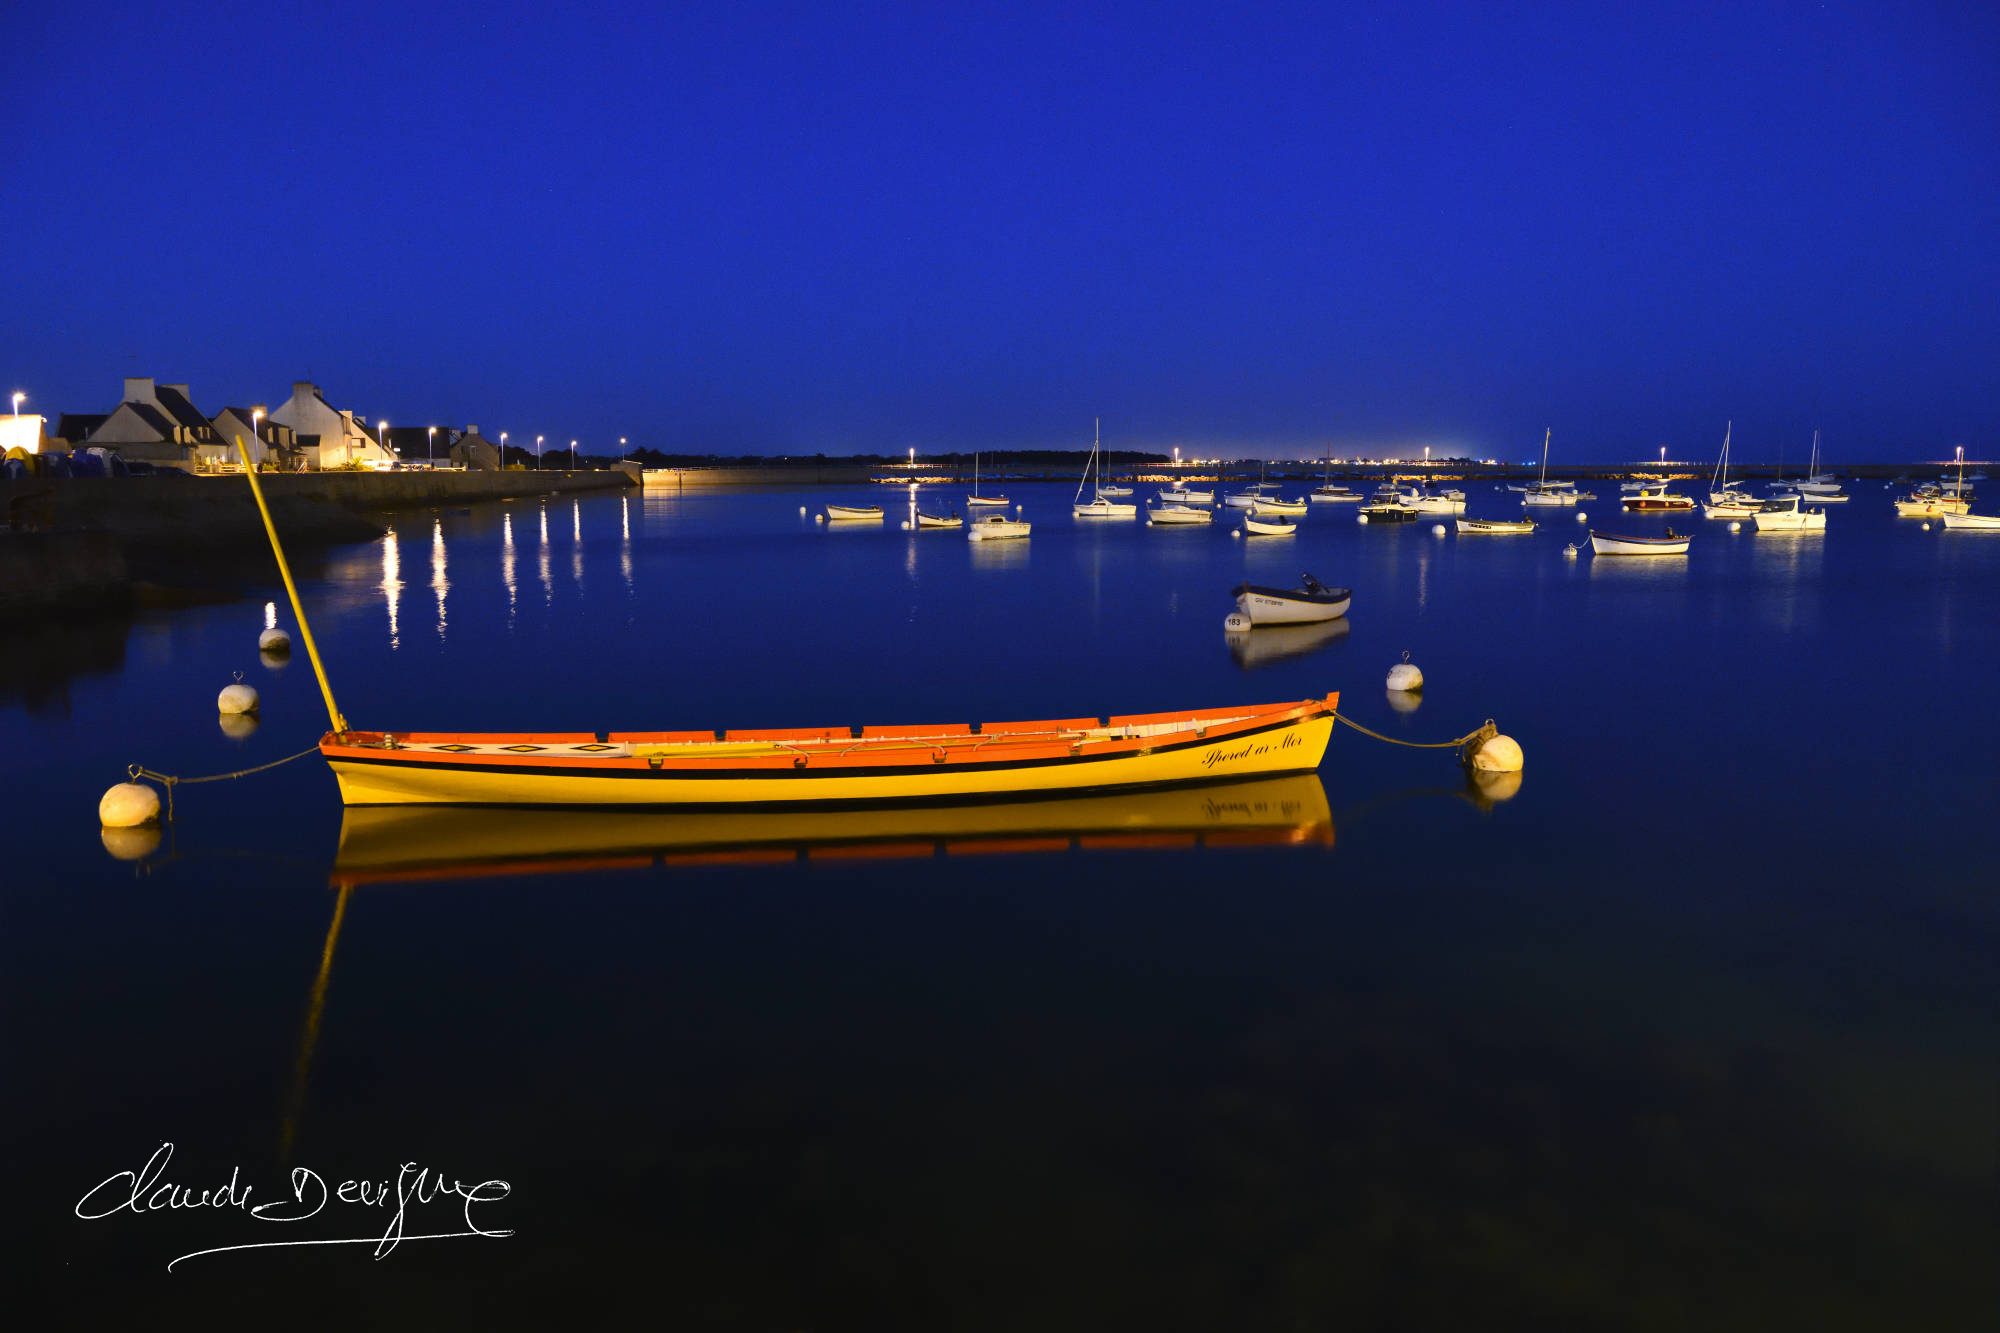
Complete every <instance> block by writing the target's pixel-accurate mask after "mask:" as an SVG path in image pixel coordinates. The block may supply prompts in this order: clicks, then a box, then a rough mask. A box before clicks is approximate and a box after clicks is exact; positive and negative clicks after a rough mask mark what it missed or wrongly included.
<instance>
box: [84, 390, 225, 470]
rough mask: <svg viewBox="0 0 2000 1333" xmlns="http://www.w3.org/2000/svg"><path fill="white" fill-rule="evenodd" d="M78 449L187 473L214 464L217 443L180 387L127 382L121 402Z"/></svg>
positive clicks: (219, 444) (218, 448) (211, 426)
mask: <svg viewBox="0 0 2000 1333" xmlns="http://www.w3.org/2000/svg"><path fill="white" fill-rule="evenodd" d="M83 443H85V444H87V445H91V446H102V447H104V448H107V449H116V450H117V451H118V452H119V453H120V454H121V455H123V456H124V457H126V458H135V459H143V460H144V461H146V462H149V463H155V464H160V465H163V466H166V467H177V468H182V469H185V470H187V471H193V470H194V469H195V468H197V467H199V466H200V465H201V464H202V463H204V462H220V461H221V459H222V455H223V450H222V437H221V436H220V435H218V434H217V433H216V430H215V426H214V424H213V423H212V422H210V421H209V419H208V418H207V417H205V416H203V415H202V414H201V413H200V412H197V411H196V410H195V406H194V403H193V402H192V401H190V400H189V398H188V386H187V385H185V384H156V383H154V382H153V381H152V380H150V379H139V378H128V379H127V380H126V381H125V400H124V401H123V402H121V403H119V404H118V407H117V409H116V410H115V411H113V412H111V413H109V414H108V415H106V416H105V418H104V420H103V421H102V422H100V423H99V424H98V425H97V427H96V428H95V429H94V430H92V431H91V432H90V433H89V434H88V435H87V436H85V438H84V440H83Z"/></svg>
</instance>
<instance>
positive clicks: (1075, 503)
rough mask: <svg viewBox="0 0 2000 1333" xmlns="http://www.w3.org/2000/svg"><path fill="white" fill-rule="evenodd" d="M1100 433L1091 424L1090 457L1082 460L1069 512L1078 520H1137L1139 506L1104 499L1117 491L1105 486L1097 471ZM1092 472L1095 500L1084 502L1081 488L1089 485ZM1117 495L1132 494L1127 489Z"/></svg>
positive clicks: (1096, 427)
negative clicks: (1095, 475) (1081, 471)
mask: <svg viewBox="0 0 2000 1333" xmlns="http://www.w3.org/2000/svg"><path fill="white" fill-rule="evenodd" d="M1100 433H1101V431H1100V427H1099V426H1098V425H1097V424H1096V423H1094V422H1093V424H1092V426H1091V435H1090V457H1089V458H1088V459H1086V460H1084V464H1083V476H1081V477H1079V478H1078V479H1077V483H1076V495H1075V496H1074V497H1072V500H1071V503H1070V511H1071V512H1072V513H1074V514H1075V515H1076V516H1077V517H1078V518H1137V517H1138V516H1139V506H1137V505H1132V504H1118V503H1116V502H1114V501H1111V500H1107V499H1105V498H1104V497H1105V496H1106V495H1107V494H1110V493H1111V492H1112V491H1114V490H1117V488H1116V487H1111V486H1106V485H1105V484H1104V474H1103V473H1102V472H1100V471H1098V463H1097V451H1098V448H1099V435H1100ZM1093 472H1096V473H1097V488H1096V489H1095V490H1094V491H1092V492H1091V494H1092V495H1094V496H1095V497H1096V498H1095V499H1093V500H1085V499H1084V498H1083V488H1084V487H1085V486H1087V485H1089V484H1090V480H1091V474H1092V473H1093ZM1119 493H1120V494H1123V495H1130V494H1131V493H1132V492H1131V490H1130V489H1129V488H1127V489H1125V490H1123V491H1120V492H1119Z"/></svg>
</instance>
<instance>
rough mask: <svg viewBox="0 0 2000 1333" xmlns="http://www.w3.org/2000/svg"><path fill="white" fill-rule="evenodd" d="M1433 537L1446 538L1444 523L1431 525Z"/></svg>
mask: <svg viewBox="0 0 2000 1333" xmlns="http://www.w3.org/2000/svg"><path fill="white" fill-rule="evenodd" d="M1431 536H1433V537H1442V536H1444V524H1442V523H1433V524H1431Z"/></svg>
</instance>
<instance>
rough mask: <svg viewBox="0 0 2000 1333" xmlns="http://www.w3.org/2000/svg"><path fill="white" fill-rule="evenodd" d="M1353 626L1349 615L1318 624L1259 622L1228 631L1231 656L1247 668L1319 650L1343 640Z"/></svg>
mask: <svg viewBox="0 0 2000 1333" xmlns="http://www.w3.org/2000/svg"><path fill="white" fill-rule="evenodd" d="M1350 628H1351V626H1350V625H1349V623H1348V620H1347V617H1345V616H1342V617H1341V618H1340V619H1338V620H1323V621H1320V622H1319V623H1318V624H1316V625H1259V626H1258V627H1257V628H1255V629H1251V630H1238V631H1235V632H1233V633H1225V634H1224V635H1223V636H1222V637H1223V638H1224V639H1226V640H1228V642H1229V655H1230V656H1231V657H1233V658H1235V659H1236V665H1237V666H1239V667H1242V668H1243V669H1244V670H1245V671H1255V670H1256V669H1257V668H1258V667H1263V666H1269V665H1271V664H1272V663H1273V662H1283V661H1286V660H1288V659H1290V658H1294V657H1304V656H1306V655H1307V654H1309V653H1316V652H1318V651H1319V650H1320V649H1322V648H1324V647H1326V645H1328V644H1329V643H1332V642H1333V641H1334V640H1336V639H1344V638H1346V637H1347V632H1348V630H1349V629H1350Z"/></svg>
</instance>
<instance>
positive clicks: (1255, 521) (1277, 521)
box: [1243, 514, 1299, 537]
mask: <svg viewBox="0 0 2000 1333" xmlns="http://www.w3.org/2000/svg"><path fill="white" fill-rule="evenodd" d="M1298 530H1299V525H1298V524H1296V523H1287V522H1285V520H1284V519H1282V518H1258V517H1257V516H1256V515H1255V514H1247V515H1245V516H1244V519H1243V531H1244V532H1245V533H1246V534H1247V535H1249V536H1252V537H1289V536H1291V535H1292V534H1293V533H1295V532H1297V531H1298Z"/></svg>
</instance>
